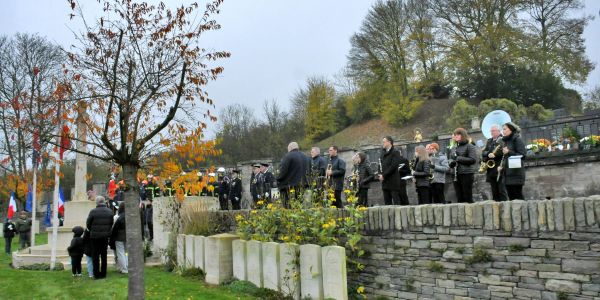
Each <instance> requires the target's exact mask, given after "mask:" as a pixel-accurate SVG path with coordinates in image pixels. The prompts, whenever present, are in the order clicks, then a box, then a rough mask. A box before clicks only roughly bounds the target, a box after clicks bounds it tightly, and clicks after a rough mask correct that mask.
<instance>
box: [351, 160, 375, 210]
mask: <svg viewBox="0 0 600 300" xmlns="http://www.w3.org/2000/svg"><path fill="white" fill-rule="evenodd" d="M352 159H353V162H354V173H355V174H356V185H357V191H356V197H358V205H360V206H369V200H368V195H369V187H370V183H371V181H373V180H374V179H375V175H374V174H373V171H372V170H371V167H370V166H369V164H368V163H367V155H366V154H365V153H364V152H358V153H356V154H355V155H354V157H353V158H352Z"/></svg>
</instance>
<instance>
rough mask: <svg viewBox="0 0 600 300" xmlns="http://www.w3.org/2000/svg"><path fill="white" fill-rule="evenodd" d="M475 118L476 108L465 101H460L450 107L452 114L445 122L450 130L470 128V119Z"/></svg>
mask: <svg viewBox="0 0 600 300" xmlns="http://www.w3.org/2000/svg"><path fill="white" fill-rule="evenodd" d="M475 116H477V107H475V106H474V105H471V104H469V102H467V100H465V99H461V100H458V101H457V102H456V104H454V107H452V114H450V118H448V120H447V121H446V122H447V123H448V125H449V126H450V127H452V129H454V128H458V127H462V128H470V127H471V126H470V125H471V119H472V118H473V117H475Z"/></svg>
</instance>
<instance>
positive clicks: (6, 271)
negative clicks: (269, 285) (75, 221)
mask: <svg viewBox="0 0 600 300" xmlns="http://www.w3.org/2000/svg"><path fill="white" fill-rule="evenodd" d="M18 243H19V240H18V237H17V238H15V239H13V241H12V247H13V250H15V249H17V248H18V246H19V245H18ZM46 243H47V235H46V234H39V235H37V236H36V245H41V244H46ZM0 249H2V253H1V255H0V278H1V280H0V298H1V299H78V300H79V299H127V275H124V274H120V273H117V272H116V270H115V269H114V267H113V266H109V268H108V274H107V277H106V279H104V280H91V279H89V278H88V277H87V276H86V274H84V275H83V276H82V277H78V278H73V277H72V276H71V269H70V267H67V269H68V270H65V271H26V270H15V269H13V268H11V267H10V266H9V264H10V262H11V258H10V256H9V255H7V254H6V253H4V239H3V238H2V239H1V241H0ZM84 259H85V258H84ZM83 272H84V273H87V271H86V270H85V267H84V271H83ZM145 281H146V299H255V298H253V297H250V296H247V295H243V294H236V293H233V292H231V291H229V289H227V287H222V286H218V287H212V286H208V285H206V284H204V283H203V282H200V281H199V280H197V279H191V278H185V277H181V276H179V275H176V274H175V273H169V272H165V271H164V270H163V269H162V268H161V267H146V270H145Z"/></svg>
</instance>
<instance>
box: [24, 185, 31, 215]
mask: <svg viewBox="0 0 600 300" xmlns="http://www.w3.org/2000/svg"><path fill="white" fill-rule="evenodd" d="M27 191H28V192H27V201H25V211H27V212H31V211H32V210H31V204H32V203H33V193H32V192H31V185H28V186H27Z"/></svg>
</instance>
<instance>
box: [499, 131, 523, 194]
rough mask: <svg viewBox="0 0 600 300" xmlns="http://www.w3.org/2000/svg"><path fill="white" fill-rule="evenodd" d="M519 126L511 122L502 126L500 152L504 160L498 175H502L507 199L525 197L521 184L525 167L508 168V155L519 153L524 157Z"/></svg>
mask: <svg viewBox="0 0 600 300" xmlns="http://www.w3.org/2000/svg"><path fill="white" fill-rule="evenodd" d="M520 131H521V128H519V126H517V125H516V124H514V123H512V122H508V123H506V124H504V125H503V126H502V135H503V136H504V137H503V138H502V141H503V142H504V147H503V148H502V153H503V154H504V156H505V159H504V162H503V163H502V165H501V166H500V167H499V168H498V171H499V172H500V174H501V175H500V176H501V177H504V185H505V186H506V192H507V193H508V199H510V200H514V199H525V197H524V196H523V185H524V184H525V168H523V166H521V167H519V168H510V166H509V163H508V160H509V159H510V157H513V156H517V155H521V156H522V158H525V154H526V150H525V143H523V140H522V139H521V135H520Z"/></svg>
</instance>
